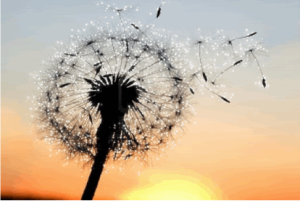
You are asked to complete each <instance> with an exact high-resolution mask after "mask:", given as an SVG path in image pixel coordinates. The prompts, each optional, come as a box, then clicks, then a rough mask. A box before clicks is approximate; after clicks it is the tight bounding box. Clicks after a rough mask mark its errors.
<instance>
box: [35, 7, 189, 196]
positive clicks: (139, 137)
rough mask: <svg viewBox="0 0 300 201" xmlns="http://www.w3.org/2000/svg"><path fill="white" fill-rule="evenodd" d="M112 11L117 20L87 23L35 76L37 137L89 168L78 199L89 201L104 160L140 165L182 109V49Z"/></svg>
mask: <svg viewBox="0 0 300 201" xmlns="http://www.w3.org/2000/svg"><path fill="white" fill-rule="evenodd" d="M113 10H114V11H116V12H117V14H118V15H119V20H118V22H114V23H111V24H108V25H106V26H102V25H101V24H100V25H99V24H98V23H96V22H91V26H90V28H88V29H87V30H84V31H81V32H78V34H73V35H72V36H71V38H70V40H69V41H68V42H67V44H65V45H64V44H62V43H59V46H60V47H59V48H58V49H57V52H56V53H55V55H54V56H53V57H52V58H51V59H49V60H48V61H47V62H45V63H44V64H45V69H44V70H43V71H41V73H39V74H37V75H36V78H37V79H38V86H39V90H40V93H39V95H38V96H37V105H36V111H37V115H38V128H39V132H40V135H41V136H42V137H43V138H44V139H45V140H46V141H47V142H49V143H50V144H56V145H57V146H58V147H59V148H60V149H61V150H63V151H65V153H66V154H67V157H68V158H69V159H75V158H77V159H80V160H81V161H84V162H93V165H92V170H91V174H90V176H89V179H88V182H87V186H86V188H85V190H84V193H83V196H82V199H92V198H93V196H94V193H95V190H96V188H97V184H98V181H99V178H100V175H101V173H102V171H103V165H104V164H105V162H106V161H107V160H129V159H131V158H139V159H141V160H142V161H144V160H146V157H147V154H148V152H149V151H151V150H152V151H153V150H157V149H158V147H160V146H162V145H163V144H165V142H167V141H168V140H170V139H171V138H172V134H173V133H176V132H177V131H178V129H180V128H181V127H182V126H183V124H184V116H185V113H186V112H188V111H189V109H190V106H189V103H188V98H189V96H190V95H191V94H192V93H191V92H192V89H191V88H190V87H189V85H188V84H187V80H186V78H187V76H186V75H185V72H184V70H186V68H189V64H188V63H187V62H186V61H185V60H184V59H183V58H184V54H185V53H184V48H183V45H181V44H179V43H177V42H176V41H174V38H173V37H167V36H164V35H161V34H159V33H158V32H154V31H152V30H151V28H150V27H148V28H143V26H142V25H139V24H138V25H135V24H133V23H130V22H129V20H126V19H124V18H123V17H122V16H121V13H122V12H123V11H124V10H126V8H122V9H117V8H116V9H113ZM82 32H83V33H82Z"/></svg>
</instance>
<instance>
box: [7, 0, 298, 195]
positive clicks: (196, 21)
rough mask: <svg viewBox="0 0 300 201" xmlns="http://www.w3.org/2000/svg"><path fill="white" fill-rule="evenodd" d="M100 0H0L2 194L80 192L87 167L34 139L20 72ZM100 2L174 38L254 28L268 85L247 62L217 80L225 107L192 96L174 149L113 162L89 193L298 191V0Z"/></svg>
mask: <svg viewBox="0 0 300 201" xmlns="http://www.w3.org/2000/svg"><path fill="white" fill-rule="evenodd" d="M99 2H101V1H98V0H86V1H82V0H51V1H40V0H2V1H1V4H2V5H1V26H2V27H1V59H2V60H1V196H13V197H22V196H25V197H37V198H39V199H43V198H46V199H47V198H54V199H80V197H81V194H82V192H83V190H84V187H85V185H86V182H87V178H88V176H89V169H87V168H85V169H84V168H82V165H80V164H73V163H72V162H69V163H68V164H67V165H66V160H64V158H63V156H62V155H55V154H53V153H52V152H51V151H50V149H51V148H53V147H51V146H49V145H47V144H46V143H44V142H43V141H38V140H37V134H36V133H35V130H34V128H35V127H34V124H32V119H31V118H30V115H31V114H30V110H29V108H30V107H31V103H30V101H28V99H27V97H31V96H32V95H34V93H35V92H36V86H35V85H34V83H33V79H32V78H31V76H30V73H34V72H36V71H38V70H40V69H41V62H42V60H43V59H46V58H47V57H48V56H49V55H50V54H51V52H52V51H51V50H52V48H53V46H54V44H55V42H56V41H58V40H60V41H65V40H67V39H68V37H69V36H70V35H71V31H70V30H71V29H82V28H83V27H84V25H85V23H88V22H90V21H91V20H95V19H99V18H102V17H104V16H105V15H107V13H103V11H102V10H101V9H99V7H97V6H95V5H96V3H99ZM103 2H105V3H107V4H111V3H115V4H116V5H119V6H124V5H134V6H137V7H138V8H139V12H137V13H136V14H132V15H135V16H134V18H136V19H137V18H138V19H140V21H141V22H142V23H144V24H147V23H154V24H155V27H156V28H164V29H166V30H169V31H171V32H173V33H176V34H179V35H181V36H185V35H187V36H188V35H189V34H191V33H192V32H194V31H195V30H196V29H198V28H201V29H202V30H209V31H215V30H219V29H224V32H225V34H226V35H228V36H229V37H236V36H240V34H241V33H244V31H245V29H249V30H252V31H257V32H258V34H257V35H256V36H255V37H256V39H257V40H258V41H260V42H262V43H263V44H264V46H265V47H266V49H268V51H269V52H268V56H267V57H264V58H263V59H262V61H263V64H264V65H265V66H264V72H265V74H266V76H267V80H268V84H269V85H270V87H269V88H267V89H263V88H261V87H259V86H257V85H255V84H254V82H257V81H258V80H257V79H258V77H259V72H258V71H257V69H254V68H256V67H255V66H249V68H241V69H238V70H236V71H235V72H234V75H233V76H232V77H233V78H235V79H230V80H229V79H228V80H226V79H224V80H225V82H224V84H226V85H227V86H228V90H229V91H230V92H232V93H234V98H233V99H232V100H231V103H230V104H227V103H224V102H222V101H218V100H217V99H216V98H211V94H209V93H204V94H203V95H200V94H196V95H195V96H194V100H193V101H194V102H195V105H194V108H195V110H196V114H195V115H193V116H192V117H191V118H190V119H189V120H190V123H188V124H187V125H186V126H185V128H184V132H183V133H182V135H181V136H178V137H176V138H177V139H180V142H179V143H178V144H177V145H176V146H175V148H174V149H168V150H166V156H163V157H160V158H159V160H156V159H155V158H153V160H152V161H149V165H148V166H143V167H139V166H136V164H134V163H129V164H125V165H124V166H125V168H124V169H123V170H122V171H120V170H116V169H118V168H119V166H123V164H122V163H116V164H114V167H115V168H113V169H112V168H111V169H109V170H108V172H107V173H106V172H105V173H104V174H103V175H102V177H101V179H100V183H99V186H98V189H97V191H96V195H95V199H154V200H155V199H214V200H217V199H300V191H299V186H300V104H299V101H300V2H299V0H285V1H280V0H264V1H261V0H251V1H248V0H185V1H183V0H168V1H166V3H165V4H164V5H163V7H162V14H161V17H160V18H159V19H157V20H156V19H155V15H154V14H155V12H156V9H157V8H158V7H159V5H160V4H161V1H160V0H151V1H150V0H115V1H111V0H103ZM150 13H153V14H152V15H150ZM131 17H132V16H131ZM195 122H196V123H195ZM50 155H51V157H50ZM133 167H134V168H133Z"/></svg>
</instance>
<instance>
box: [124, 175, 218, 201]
mask: <svg viewBox="0 0 300 201" xmlns="http://www.w3.org/2000/svg"><path fill="white" fill-rule="evenodd" d="M123 200H124V201H125V200H130V201H140V200H145V201H169V200H172V201H185V200H187V201H218V199H217V196H216V195H214V194H213V193H212V191H211V190H210V189H209V188H208V187H207V186H205V185H204V184H202V183H194V182H191V181H186V180H164V181H161V182H160V183H157V184H154V185H151V186H147V187H144V188H141V189H138V190H136V191H133V192H132V193H129V194H128V195H125V196H124V197H123Z"/></svg>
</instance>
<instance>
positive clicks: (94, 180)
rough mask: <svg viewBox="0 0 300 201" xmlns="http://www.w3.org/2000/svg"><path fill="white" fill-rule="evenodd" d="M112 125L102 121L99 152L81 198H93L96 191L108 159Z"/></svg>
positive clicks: (98, 143)
mask: <svg viewBox="0 0 300 201" xmlns="http://www.w3.org/2000/svg"><path fill="white" fill-rule="evenodd" d="M109 131H110V126H109V124H107V123H105V122H104V121H102V123H101V124H100V127H99V128H98V130H97V133H96V135H97V153H96V156H95V160H94V164H93V167H92V170H91V173H90V176H89V179H88V182H87V184H86V187H85V189H84V192H83V195H82V197H81V200H92V199H93V197H94V194H95V192H96V189H97V186H98V182H99V179H100V176H101V174H102V171H103V165H104V163H105V161H106V158H107V155H108V152H109V147H108V136H109V134H110V133H109Z"/></svg>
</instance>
